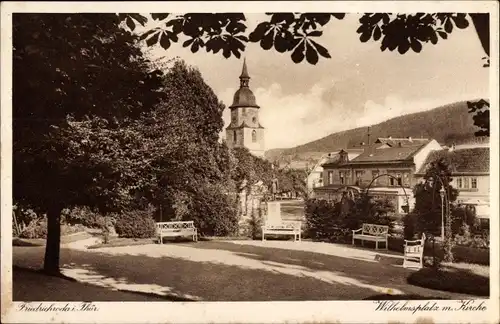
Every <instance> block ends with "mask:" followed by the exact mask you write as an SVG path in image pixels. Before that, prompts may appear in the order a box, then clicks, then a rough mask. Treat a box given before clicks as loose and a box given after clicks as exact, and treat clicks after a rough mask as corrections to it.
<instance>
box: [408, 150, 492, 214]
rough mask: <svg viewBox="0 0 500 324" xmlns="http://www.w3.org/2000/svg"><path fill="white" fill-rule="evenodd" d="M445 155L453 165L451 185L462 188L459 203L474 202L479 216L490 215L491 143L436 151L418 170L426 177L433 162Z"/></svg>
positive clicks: (467, 203)
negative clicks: (489, 145) (489, 144)
mask: <svg viewBox="0 0 500 324" xmlns="http://www.w3.org/2000/svg"><path fill="white" fill-rule="evenodd" d="M440 159H444V160H445V161H446V162H447V164H448V165H449V166H450V169H451V177H452V181H451V183H450V184H451V186H453V188H455V189H458V198H457V201H456V202H457V203H458V204H463V205H472V206H474V207H475V208H476V212H477V216H478V217H480V218H489V203H490V149H489V147H484V146H483V147H468V148H463V149H461V148H458V149H457V148H455V149H452V150H450V149H448V150H439V151H434V152H432V153H431V154H429V156H428V157H427V158H426V160H425V162H424V163H423V165H422V166H421V168H420V169H419V170H418V171H417V173H416V174H415V176H416V179H417V180H418V181H423V179H424V175H425V173H426V170H427V168H428V167H429V166H430V164H431V163H432V162H436V161H438V160H440Z"/></svg>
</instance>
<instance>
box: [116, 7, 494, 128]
mask: <svg viewBox="0 0 500 324" xmlns="http://www.w3.org/2000/svg"><path fill="white" fill-rule="evenodd" d="M345 15H346V14H345V13H290V12H288V13H287V12H284V13H267V16H268V19H266V20H265V21H262V22H260V23H259V24H258V25H257V26H256V28H255V29H254V30H252V31H250V32H249V31H247V25H246V17H245V15H244V14H243V13H186V14H171V13H153V14H151V18H152V19H153V20H156V21H160V22H161V24H160V26H159V27H155V28H153V29H150V30H147V31H146V32H144V33H143V34H142V35H141V39H143V40H145V42H146V44H147V46H155V45H159V46H160V47H162V48H163V49H165V50H167V49H169V48H170V47H171V46H172V44H174V43H179V42H182V46H183V47H188V48H189V49H190V50H191V52H193V53H196V52H198V51H200V50H201V49H205V50H206V52H208V53H213V54H219V55H220V54H222V55H223V56H224V57H225V58H229V57H231V56H235V57H237V58H240V57H241V53H242V52H244V51H245V49H246V46H247V44H248V43H258V44H259V45H260V47H261V48H262V49H263V50H265V51H268V50H275V51H277V52H279V53H290V57H291V59H292V61H293V62H295V63H301V62H303V61H304V60H305V61H307V62H308V63H309V64H316V63H317V62H318V61H319V59H320V58H323V59H325V58H330V57H331V54H330V52H329V50H328V49H327V48H326V47H324V46H323V45H322V44H321V41H320V40H321V37H322V35H323V28H324V27H325V26H326V25H327V24H330V23H332V21H338V20H342V19H344V17H345ZM119 17H120V19H122V21H124V22H125V23H126V25H127V26H128V27H129V28H130V29H131V30H135V28H136V25H137V24H140V25H142V26H145V24H146V23H147V21H148V18H146V17H145V16H142V15H139V14H119ZM489 25H490V19H489V14H488V13H422V12H420V13H414V14H402V13H364V14H362V15H361V17H360V18H359V27H358V29H357V30H356V32H357V34H359V40H360V41H361V42H368V41H370V40H371V41H375V42H378V43H380V49H381V51H386V50H388V51H395V50H397V51H398V53H400V54H405V53H407V52H408V51H410V50H411V51H413V52H417V53H419V52H421V51H422V50H423V49H424V46H429V45H436V44H438V43H439V42H442V41H445V40H446V39H448V36H449V35H450V34H451V33H452V32H453V31H454V30H457V29H465V28H469V27H470V26H474V28H475V30H476V32H477V35H478V37H479V40H480V43H481V45H482V47H483V50H484V52H485V55H486V56H484V57H483V58H482V60H484V65H483V66H484V67H488V66H489V55H490V31H489ZM335 50H336V49H335ZM478 61H479V58H478ZM469 110H470V113H473V114H475V116H474V123H475V125H476V126H477V127H479V128H480V130H478V132H477V133H476V135H477V136H485V135H486V136H489V102H487V101H484V100H477V101H471V102H470V103H469Z"/></svg>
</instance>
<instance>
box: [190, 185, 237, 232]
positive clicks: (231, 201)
mask: <svg viewBox="0 0 500 324" xmlns="http://www.w3.org/2000/svg"><path fill="white" fill-rule="evenodd" d="M192 199H193V201H192V208H191V212H190V214H188V215H187V218H185V219H184V220H193V221H194V222H195V225H196V227H197V228H198V230H199V233H200V235H202V236H232V235H237V234H238V222H239V215H238V202H237V198H236V197H235V196H234V195H231V194H228V193H227V192H226V191H225V190H224V188H223V187H222V186H218V185H211V184H205V185H203V186H201V187H199V188H198V190H197V192H196V194H195V195H194V196H193V198H192Z"/></svg>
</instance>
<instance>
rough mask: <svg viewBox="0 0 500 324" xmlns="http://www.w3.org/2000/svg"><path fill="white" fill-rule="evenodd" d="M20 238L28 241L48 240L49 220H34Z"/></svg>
mask: <svg viewBox="0 0 500 324" xmlns="http://www.w3.org/2000/svg"><path fill="white" fill-rule="evenodd" d="M19 237H21V238H26V239H39V238H47V220H45V219H42V220H33V221H32V222H30V223H29V224H28V226H26V227H25V228H24V229H23V231H22V232H21V234H19Z"/></svg>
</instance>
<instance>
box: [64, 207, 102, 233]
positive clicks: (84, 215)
mask: <svg viewBox="0 0 500 324" xmlns="http://www.w3.org/2000/svg"><path fill="white" fill-rule="evenodd" d="M62 216H63V222H65V223H67V224H70V225H77V224H80V225H83V226H85V227H88V228H99V229H103V228H104V227H105V225H106V222H107V221H106V218H105V216H103V215H101V214H99V213H96V212H94V211H92V210H91V209H90V208H88V207H75V208H73V209H64V210H63V212H62Z"/></svg>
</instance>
